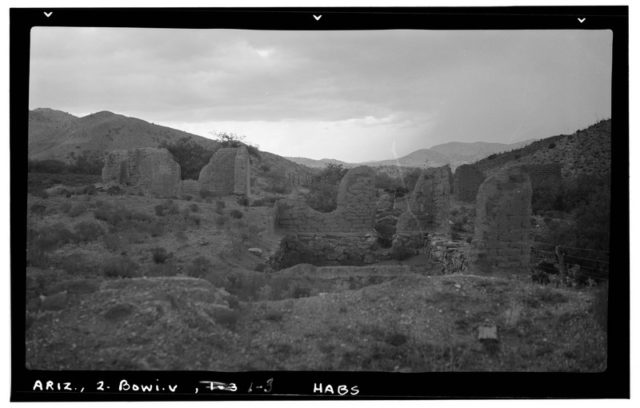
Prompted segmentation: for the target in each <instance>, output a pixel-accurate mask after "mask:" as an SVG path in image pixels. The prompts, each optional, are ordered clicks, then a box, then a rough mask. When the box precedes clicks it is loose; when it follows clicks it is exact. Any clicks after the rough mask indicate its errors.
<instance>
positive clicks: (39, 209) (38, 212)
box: [30, 203, 47, 216]
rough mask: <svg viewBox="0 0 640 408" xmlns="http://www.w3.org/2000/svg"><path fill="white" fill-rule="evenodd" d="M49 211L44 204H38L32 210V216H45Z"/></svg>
mask: <svg viewBox="0 0 640 408" xmlns="http://www.w3.org/2000/svg"><path fill="white" fill-rule="evenodd" d="M46 209H47V206H46V205H44V204H40V203H36V204H33V205H32V206H31V208H30V211H31V214H33V215H39V216H41V215H43V214H44V212H45V210H46Z"/></svg>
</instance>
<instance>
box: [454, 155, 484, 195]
mask: <svg viewBox="0 0 640 408" xmlns="http://www.w3.org/2000/svg"><path fill="white" fill-rule="evenodd" d="M484 179H485V175H484V173H483V172H482V171H481V170H480V169H478V168H477V167H476V166H474V165H472V164H463V165H461V166H460V167H458V168H457V169H456V172H455V174H454V176H453V194H454V196H455V198H456V199H458V200H460V201H465V202H469V203H473V202H475V200H476V195H477V194H478V188H479V187H480V184H482V182H483V181H484Z"/></svg>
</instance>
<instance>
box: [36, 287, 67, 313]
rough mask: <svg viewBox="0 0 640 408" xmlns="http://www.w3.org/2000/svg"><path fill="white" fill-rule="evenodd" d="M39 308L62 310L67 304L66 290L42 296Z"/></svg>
mask: <svg viewBox="0 0 640 408" xmlns="http://www.w3.org/2000/svg"><path fill="white" fill-rule="evenodd" d="M40 299H41V302H40V308H41V309H42V310H62V309H64V308H65V307H66V306H67V300H68V295H67V291H64V292H59V293H56V294H55V295H51V296H42V297H41V298H40Z"/></svg>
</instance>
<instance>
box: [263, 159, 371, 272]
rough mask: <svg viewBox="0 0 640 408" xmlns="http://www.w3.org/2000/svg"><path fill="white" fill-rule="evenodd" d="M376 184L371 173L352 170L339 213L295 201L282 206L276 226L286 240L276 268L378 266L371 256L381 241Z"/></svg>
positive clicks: (341, 194)
mask: <svg viewBox="0 0 640 408" xmlns="http://www.w3.org/2000/svg"><path fill="white" fill-rule="evenodd" d="M374 179H375V173H374V171H373V170H372V169H371V168H369V167H365V166H362V167H356V168H353V169H350V170H349V171H348V172H347V174H345V176H344V177H343V178H342V180H341V181H340V185H339V187H338V197H337V208H336V209H335V210H334V211H332V212H330V213H322V212H319V211H316V210H314V209H312V208H310V207H309V206H308V205H307V204H306V203H304V202H302V201H299V200H295V199H285V200H280V201H278V202H277V203H276V205H275V207H274V211H275V216H274V224H275V229H276V231H278V232H280V233H283V234H285V237H284V238H283V240H282V241H281V246H280V250H279V251H278V253H276V255H275V256H274V258H273V263H274V265H276V267H280V268H282V267H289V266H292V265H295V264H297V263H314V264H316V265H362V264H366V263H372V262H373V261H374V259H373V255H372V253H371V250H372V248H373V247H374V246H375V244H376V240H377V238H376V233H375V231H374V223H375V213H376V189H375V185H374Z"/></svg>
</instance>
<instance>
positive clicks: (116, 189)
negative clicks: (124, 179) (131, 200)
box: [107, 186, 124, 195]
mask: <svg viewBox="0 0 640 408" xmlns="http://www.w3.org/2000/svg"><path fill="white" fill-rule="evenodd" d="M107 194H109V195H122V194H124V189H123V188H122V187H120V186H110V187H109V188H107Z"/></svg>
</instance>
